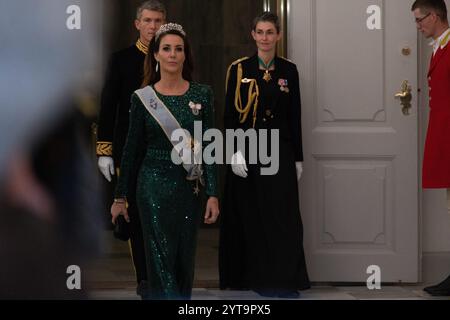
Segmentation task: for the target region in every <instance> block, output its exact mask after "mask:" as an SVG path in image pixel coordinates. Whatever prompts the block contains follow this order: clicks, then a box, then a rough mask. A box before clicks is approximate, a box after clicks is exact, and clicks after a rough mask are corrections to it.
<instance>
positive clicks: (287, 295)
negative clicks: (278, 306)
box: [278, 290, 300, 299]
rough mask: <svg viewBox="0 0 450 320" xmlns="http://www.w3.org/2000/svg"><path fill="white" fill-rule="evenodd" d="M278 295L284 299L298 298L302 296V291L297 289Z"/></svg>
mask: <svg viewBox="0 0 450 320" xmlns="http://www.w3.org/2000/svg"><path fill="white" fill-rule="evenodd" d="M278 297H279V298H283V299H298V298H299V297H300V292H298V291H297V290H292V291H286V292H282V293H279V294H278Z"/></svg>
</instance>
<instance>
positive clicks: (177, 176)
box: [116, 82, 217, 299]
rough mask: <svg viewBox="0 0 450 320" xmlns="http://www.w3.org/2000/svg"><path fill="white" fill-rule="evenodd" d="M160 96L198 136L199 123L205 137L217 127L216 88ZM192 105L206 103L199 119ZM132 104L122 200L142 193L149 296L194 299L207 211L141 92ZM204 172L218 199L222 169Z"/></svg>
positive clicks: (195, 86) (212, 167)
mask: <svg viewBox="0 0 450 320" xmlns="http://www.w3.org/2000/svg"><path fill="white" fill-rule="evenodd" d="M155 92H156V90H155ZM156 94H157V96H158V98H159V99H160V100H161V101H162V102H163V103H164V104H165V105H166V106H167V108H168V109H169V110H170V112H171V113H172V114H173V115H174V116H175V118H176V119H177V120H178V122H179V123H180V125H181V127H182V128H184V129H186V130H188V131H189V132H190V134H191V136H192V137H194V121H202V127H203V132H204V131H206V130H208V129H210V128H212V127H213V119H214V109H213V95H212V91H211V89H210V87H208V86H205V85H201V84H198V83H194V82H191V83H190V86H189V89H188V91H187V92H186V93H185V94H184V95H181V96H166V95H162V94H159V93H158V92H156ZM190 102H193V103H195V104H201V106H202V109H201V111H200V113H199V114H198V115H194V113H193V112H192V110H191V108H190V107H189V103H190ZM131 104H132V105H131V110H130V128H129V131H128V137H127V141H126V144H125V148H124V152H123V157H122V167H121V172H120V177H119V181H118V185H117V189H116V197H117V198H122V197H129V196H133V194H134V193H135V194H136V201H137V205H138V209H139V213H140V217H141V221H142V229H143V234H144V242H145V243H144V246H145V252H146V260H147V273H148V281H149V292H148V293H147V297H148V298H149V299H189V298H190V297H191V292H192V285H193V280H194V265H195V248H196V244H197V231H198V228H199V226H200V222H201V218H202V217H203V212H204V210H205V209H204V208H201V207H200V197H199V196H198V195H196V194H195V193H194V187H195V185H196V183H195V182H192V181H188V180H187V179H186V174H187V172H186V170H185V169H184V168H183V166H182V165H175V164H174V163H173V162H172V161H171V151H172V149H173V146H172V144H171V142H170V141H169V139H168V138H167V136H166V135H165V134H164V132H163V130H162V129H161V127H160V125H159V124H158V122H157V121H156V120H155V119H154V118H153V117H152V116H151V115H150V114H149V112H148V111H147V109H146V108H145V106H144V105H143V104H142V102H141V100H140V99H139V97H138V96H137V95H136V93H135V94H133V95H132V97H131ZM204 147H206V145H205V144H203V148H204ZM203 169H204V178H205V192H206V194H207V195H208V196H217V181H216V178H217V173H216V166H215V165H203ZM134 190H135V192H134Z"/></svg>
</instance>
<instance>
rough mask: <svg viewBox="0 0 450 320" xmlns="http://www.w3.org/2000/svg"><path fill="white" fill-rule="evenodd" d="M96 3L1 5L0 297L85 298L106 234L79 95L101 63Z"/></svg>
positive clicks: (64, 0) (54, 0)
mask: <svg viewBox="0 0 450 320" xmlns="http://www.w3.org/2000/svg"><path fill="white" fill-rule="evenodd" d="M91 2H93V1H87V0H82V1H76V5H77V6H76V7H74V6H72V5H73V4H74V1H68V0H41V1H39V2H37V1H32V0H16V1H2V2H0V40H1V46H2V49H1V50H0V68H1V70H2V72H1V73H0V100H1V106H2V108H1V109H0V130H1V134H0V206H1V210H0V219H1V223H0V261H1V263H0V299H80V298H88V297H89V295H88V292H87V291H86V290H85V289H86V288H85V287H86V286H85V281H86V279H85V273H84V271H85V270H86V266H87V265H88V263H89V261H90V258H92V257H94V255H95V254H96V253H97V252H98V249H99V241H98V238H97V237H98V234H99V230H100V228H101V222H100V221H101V217H99V205H98V204H99V203H100V202H99V201H100V200H101V199H98V196H97V195H98V194H99V193H98V190H97V187H96V186H97V183H96V181H95V179H96V175H95V168H94V167H93V162H92V154H91V153H92V150H91V149H90V148H89V143H90V140H91V137H90V125H89V124H90V121H89V120H90V119H89V116H88V114H87V113H86V110H85V107H86V103H85V102H82V101H83V100H82V94H81V93H82V92H86V91H89V90H90V89H88V87H89V86H90V81H92V80H93V79H89V73H87V72H86V71H87V70H91V69H92V68H94V67H95V66H96V64H97V61H96V60H95V59H97V58H98V56H99V54H98V52H99V51H98V48H97V47H96V45H97V44H98V41H96V40H97V39H95V31H93V30H91V29H90V26H92V25H91V20H92V19H91V18H90V17H94V16H95V14H96V13H97V12H98V10H97V9H98V8H97V7H96V5H94V4H92V3H91ZM80 28H81V29H80ZM70 266H76V267H79V268H80V269H79V270H80V271H81V273H80V274H79V275H80V277H79V280H80V283H79V284H81V289H77V288H75V289H73V286H75V287H78V283H77V279H76V277H71V276H74V272H73V271H70V269H69V273H67V271H68V268H69V267H70ZM68 279H69V281H68ZM68 284H69V286H68Z"/></svg>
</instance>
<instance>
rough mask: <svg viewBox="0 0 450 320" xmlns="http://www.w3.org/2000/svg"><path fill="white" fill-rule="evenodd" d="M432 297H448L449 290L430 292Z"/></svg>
mask: <svg viewBox="0 0 450 320" xmlns="http://www.w3.org/2000/svg"><path fill="white" fill-rule="evenodd" d="M430 295H432V296H433V297H450V289H440V290H439V289H436V290H434V291H431V292H430Z"/></svg>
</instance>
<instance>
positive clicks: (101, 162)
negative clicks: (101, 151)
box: [98, 157, 114, 182]
mask: <svg viewBox="0 0 450 320" xmlns="http://www.w3.org/2000/svg"><path fill="white" fill-rule="evenodd" d="M98 168H99V169H100V172H101V173H102V174H103V176H104V177H105V179H106V180H108V181H109V182H111V180H112V179H111V175H114V160H113V158H111V157H99V158H98Z"/></svg>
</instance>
